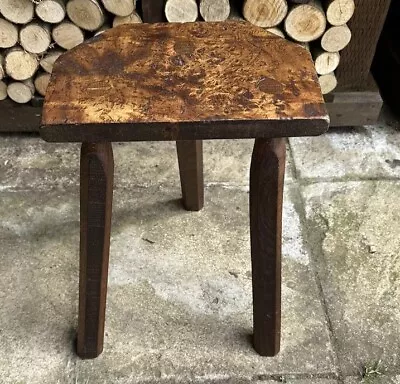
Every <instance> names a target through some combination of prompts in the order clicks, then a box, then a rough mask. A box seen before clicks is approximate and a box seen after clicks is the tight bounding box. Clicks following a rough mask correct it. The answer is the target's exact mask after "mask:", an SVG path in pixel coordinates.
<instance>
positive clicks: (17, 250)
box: [0, 185, 336, 384]
mask: <svg viewBox="0 0 400 384" xmlns="http://www.w3.org/2000/svg"><path fill="white" fill-rule="evenodd" d="M293 188H295V185H291V186H289V187H288V188H287V189H286V192H285V196H286V200H285V205H284V210H285V218H286V219H288V220H289V219H292V221H293V222H294V223H299V218H298V216H297V212H296V209H295V207H296V204H297V203H298V201H296V200H295V199H296V196H297V195H298V194H297V193H295V192H293V191H292V189H293ZM178 198H179V189H178V188H175V189H174V188H170V187H164V186H161V187H152V188H143V187H142V188H138V187H137V188H130V189H122V188H120V189H117V190H116V192H115V199H114V202H115V204H114V214H113V227H112V239H111V257H110V275H109V292H108V306H107V322H106V336H105V350H104V352H103V354H102V355H101V356H100V357H99V358H98V359H95V360H92V361H82V360H80V359H78V358H77V357H76V356H75V355H74V354H73V347H72V345H73V340H74V334H75V329H76V324H77V318H76V317H77V298H78V297H77V291H78V244H79V233H78V231H79V222H78V220H79V211H78V204H79V200H78V187H72V188H67V189H63V190H49V191H47V192H46V193H44V192H43V191H42V190H29V191H22V190H21V191H16V192H11V191H3V192H1V193H0V201H1V204H0V216H1V217H2V220H1V222H0V237H1V244H2V256H1V257H0V270H1V271H2V279H0V351H2V353H0V382H1V383H5V384H11V383H12V384H15V383H29V384H36V383H41V384H47V383H52V384H53V383H62V384H63V383H82V384H86V383H100V382H101V383H103V382H109V383H113V384H114V383H115V384H123V383H146V382H147V383H157V382H160V383H168V382H171V383H176V382H185V383H187V382H194V383H195V382H201V383H205V382H206V383H207V382H208V383H221V382H224V381H225V382H229V383H235V382H236V383H239V382H246V383H250V382H256V381H257V380H259V381H260V380H261V381H267V380H276V377H278V376H277V375H293V374H294V375H298V374H299V375H302V377H304V376H305V375H307V376H310V377H311V376H313V375H316V377H317V378H318V377H321V375H325V376H326V375H328V376H330V377H334V375H335V373H336V367H335V364H334V357H333V352H332V346H331V343H330V339H329V335H328V330H327V325H326V322H325V317H324V313H323V310H322V306H321V303H320V299H319V296H318V291H317V288H316V284H315V281H314V279H313V275H312V273H311V272H310V267H309V265H308V255H307V252H306V250H305V249H304V244H303V240H302V238H301V230H300V229H297V231H296V230H295V225H292V226H289V225H288V226H285V233H284V236H285V239H286V241H287V242H291V248H292V249H295V248H296V247H297V248H298V250H297V251H296V252H297V253H296V252H294V253H290V254H289V253H288V252H289V250H288V249H286V250H284V269H283V281H284V283H283V335H282V343H283V344H282V351H281V353H280V354H279V355H278V356H277V357H276V358H263V357H260V356H258V355H257V354H256V353H255V352H254V350H253V349H252V346H251V343H250V335H251V332H252V309H251V308H252V304H251V280H250V251H249V230H248V193H247V190H246V188H241V187H238V188H237V189H233V188H230V187H229V188H227V187H221V186H218V187H217V186H212V187H209V188H207V189H206V202H207V203H206V207H205V209H204V210H203V211H201V212H198V213H189V212H186V211H183V210H182V209H181V206H180V203H179V201H178ZM284 249H285V248H284ZM293 255H295V256H293ZM4 351H7V353H4ZM314 382H315V383H316V384H328V383H329V384H331V382H329V381H328V382H325V381H323V380H322V381H321V380H317V379H316V381H305V382H304V383H307V384H308V383H314ZM299 383H301V384H303V382H297V384H299Z"/></svg>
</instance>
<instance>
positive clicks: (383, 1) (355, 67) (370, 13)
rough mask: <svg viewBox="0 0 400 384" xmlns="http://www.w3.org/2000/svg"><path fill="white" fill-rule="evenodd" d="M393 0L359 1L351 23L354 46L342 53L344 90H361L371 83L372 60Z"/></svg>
mask: <svg viewBox="0 0 400 384" xmlns="http://www.w3.org/2000/svg"><path fill="white" fill-rule="evenodd" d="M390 1H391V0H355V7H356V8H355V12H354V16H353V17H352V18H351V20H350V21H349V23H348V26H349V28H350V30H351V33H352V39H351V42H350V44H349V45H348V46H347V47H346V48H345V49H344V50H343V51H342V52H341V53H340V55H341V60H340V66H339V67H338V69H337V72H336V76H337V79H338V83H339V86H340V87H341V89H346V90H354V91H355V90H358V89H362V88H365V87H366V86H367V84H368V78H369V73H370V70H371V64H372V60H373V57H374V54H375V50H376V46H377V43H378V39H379V36H380V34H381V31H382V27H383V24H384V22H385V19H386V15H387V11H388V8H389V5H390Z"/></svg>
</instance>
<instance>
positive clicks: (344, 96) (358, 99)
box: [0, 88, 383, 140]
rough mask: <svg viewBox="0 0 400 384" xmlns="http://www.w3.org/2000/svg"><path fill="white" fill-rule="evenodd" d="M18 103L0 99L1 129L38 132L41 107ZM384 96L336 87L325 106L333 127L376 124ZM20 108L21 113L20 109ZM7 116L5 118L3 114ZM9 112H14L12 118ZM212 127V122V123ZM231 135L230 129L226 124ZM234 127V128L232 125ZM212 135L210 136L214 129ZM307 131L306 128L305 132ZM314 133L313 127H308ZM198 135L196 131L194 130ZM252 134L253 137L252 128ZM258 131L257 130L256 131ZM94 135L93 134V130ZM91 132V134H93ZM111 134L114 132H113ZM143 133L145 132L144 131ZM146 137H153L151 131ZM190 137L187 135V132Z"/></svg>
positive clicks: (372, 92) (376, 92)
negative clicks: (336, 89) (337, 88)
mask: <svg viewBox="0 0 400 384" xmlns="http://www.w3.org/2000/svg"><path fill="white" fill-rule="evenodd" d="M3 103H5V104H8V105H11V104H12V105H14V106H15V105H17V104H15V103H12V102H11V101H8V100H5V101H2V102H0V119H1V123H0V132H38V131H39V125H40V115H41V109H40V108H33V107H31V106H28V105H17V107H18V108H17V109H14V108H13V106H11V107H10V109H8V107H6V106H4V109H3V108H1V107H2V104H3ZM382 105H383V100H382V98H381V96H380V94H379V90H378V89H377V88H371V89H369V90H364V91H358V92H352V91H334V92H333V93H331V94H330V95H327V97H326V108H327V110H328V114H329V117H330V120H331V122H330V127H342V126H360V125H373V124H376V122H377V121H378V116H379V114H380V110H381V109H382ZM17 112H18V113H17ZM2 116H4V118H3V117H2ZM9 116H12V117H11V118H9ZM210 128H211V126H210ZM225 130H226V132H227V133H226V134H227V136H228V134H229V132H228V129H227V128H225ZM232 130H233V128H232ZM209 133H210V137H211V133H212V132H209ZM280 133H281V134H282V135H283V136H289V133H290V132H287V133H288V134H286V135H285V133H286V132H283V131H282V130H280V128H279V127H277V128H276V136H278V135H279V134H280ZM305 133H306V132H305ZM308 133H309V134H311V132H310V131H308ZM193 134H194V135H195V133H193ZM249 134H250V136H249V137H254V136H253V135H252V134H251V132H249ZM254 134H256V131H254ZM93 136H94V134H93ZM93 136H92V137H93ZM87 137H88V140H89V139H90V137H91V136H90V135H89V133H88V134H87ZM110 137H112V135H111V134H110ZM143 137H146V133H145V132H143ZM147 137H151V135H150V134H149V135H148V136H147ZM186 138H187V139H189V138H188V135H186Z"/></svg>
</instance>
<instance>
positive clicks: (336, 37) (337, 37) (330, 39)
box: [321, 24, 351, 52]
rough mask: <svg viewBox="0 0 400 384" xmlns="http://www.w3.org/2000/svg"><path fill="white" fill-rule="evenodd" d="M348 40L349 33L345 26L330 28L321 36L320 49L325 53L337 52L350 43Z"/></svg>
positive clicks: (349, 37) (349, 38)
mask: <svg viewBox="0 0 400 384" xmlns="http://www.w3.org/2000/svg"><path fill="white" fill-rule="evenodd" d="M350 40H351V31H350V29H349V27H348V26H347V25H346V24H345V25H340V26H338V27H330V28H328V29H327V30H326V32H325V33H324V35H323V36H322V39H321V47H322V48H323V49H324V50H325V51H327V52H339V51H341V50H342V49H343V48H345V47H346V46H347V45H348V44H349V43H350Z"/></svg>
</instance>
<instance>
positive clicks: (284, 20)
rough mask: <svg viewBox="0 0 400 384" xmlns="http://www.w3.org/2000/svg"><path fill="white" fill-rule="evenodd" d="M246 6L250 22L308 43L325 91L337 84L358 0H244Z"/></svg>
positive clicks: (244, 11)
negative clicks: (341, 55)
mask: <svg viewBox="0 0 400 384" xmlns="http://www.w3.org/2000/svg"><path fill="white" fill-rule="evenodd" d="M242 9H243V17H244V19H246V20H247V21H249V22H250V23H252V24H255V25H258V26H261V27H264V28H267V29H268V30H269V31H270V32H272V33H275V34H278V35H280V36H284V37H286V38H288V39H290V40H292V41H295V42H298V43H301V44H307V47H308V48H309V49H310V52H311V54H312V56H313V59H314V62H315V68H316V71H317V73H318V75H319V80H320V85H321V89H322V93H323V94H327V93H330V92H332V91H333V90H334V89H335V88H336V86H337V80H336V76H335V70H336V69H337V68H338V66H339V65H340V51H341V50H342V49H344V48H345V47H346V46H347V45H348V44H349V43H350V40H351V31H350V29H349V28H348V26H347V23H348V21H349V20H350V19H351V17H352V16H353V14H354V11H355V3H354V0H244V3H243V8H242ZM236 18H237V15H236Z"/></svg>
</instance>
